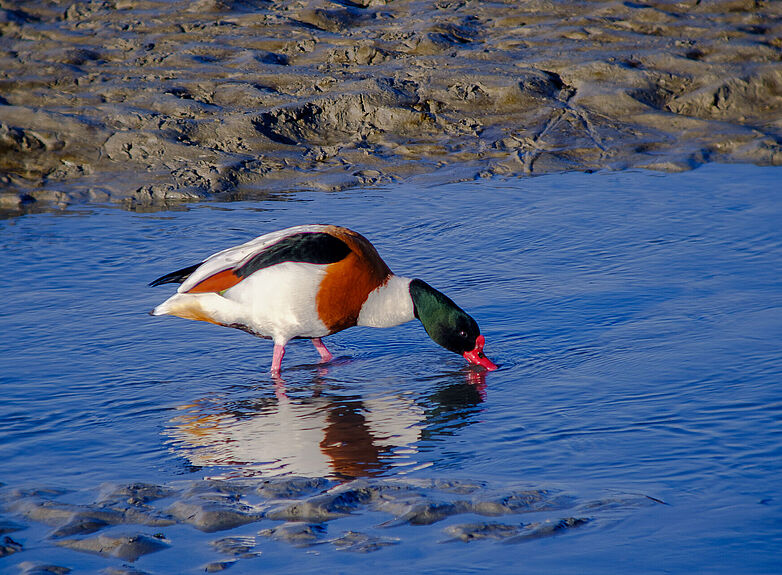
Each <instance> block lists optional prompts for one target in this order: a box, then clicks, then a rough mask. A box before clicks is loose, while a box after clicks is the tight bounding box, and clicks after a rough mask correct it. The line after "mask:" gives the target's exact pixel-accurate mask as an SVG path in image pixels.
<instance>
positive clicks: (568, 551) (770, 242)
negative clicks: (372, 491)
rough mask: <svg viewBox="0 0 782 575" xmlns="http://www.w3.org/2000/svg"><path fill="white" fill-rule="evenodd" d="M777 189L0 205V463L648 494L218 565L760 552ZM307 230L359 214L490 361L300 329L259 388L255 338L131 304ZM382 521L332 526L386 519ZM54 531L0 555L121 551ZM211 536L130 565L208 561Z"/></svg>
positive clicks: (69, 556)
mask: <svg viewBox="0 0 782 575" xmlns="http://www.w3.org/2000/svg"><path fill="white" fill-rule="evenodd" d="M780 184H782V171H780V169H779V168H760V167H754V166H720V165H710V166H705V167H702V168H699V169H697V170H695V171H693V172H687V173H681V174H659V173H651V172H641V171H630V172H621V173H597V174H562V175H551V176H544V177H538V178H526V179H518V180H485V181H476V182H468V183H460V184H454V185H449V186H441V187H434V188H431V187H430V188H426V187H425V188H420V187H416V186H414V185H412V184H406V185H401V184H400V185H393V186H389V187H386V188H373V189H360V190H352V191H346V192H339V193H322V192H319V193H298V194H291V195H281V196H277V197H273V198H270V199H269V200H268V201H262V202H241V203H232V204H203V205H193V206H187V207H181V208H179V209H176V210H171V211H166V212H155V213H131V212H127V211H123V210H120V209H117V208H114V207H93V208H84V209H71V210H67V211H65V212H63V213H57V214H35V215H27V216H23V217H20V218H16V219H9V220H5V221H2V222H0V254H1V255H0V258H1V259H2V269H3V273H2V274H0V292H1V293H2V294H3V300H4V301H3V305H2V306H0V334H2V337H1V338H0V361H1V362H2V369H1V371H0V385H1V386H2V387H1V389H2V392H3V393H2V401H1V402H0V421H2V428H0V438H1V442H2V443H1V445H0V481H2V482H3V483H5V484H6V486H7V487H6V489H9V488H16V487H52V488H57V489H69V490H76V491H80V492H87V493H95V492H97V491H98V490H99V489H100V486H101V485H102V484H103V483H104V482H113V483H120V484H121V483H123V482H124V483H128V482H131V481H148V482H153V483H159V484H167V483H171V482H176V481H179V480H182V479H188V480H190V479H199V478H207V477H211V478H236V477H268V476H273V475H285V474H291V475H310V476H327V477H332V478H341V479H344V478H350V477H365V476H366V477H387V478H395V477H397V478H410V479H419V478H449V479H450V478H458V479H463V480H469V481H483V482H488V483H489V484H490V485H492V486H494V487H499V488H501V487H502V486H504V485H518V484H528V485H534V486H538V487H545V488H553V489H560V490H563V491H564V492H567V493H569V494H571V495H572V496H573V497H575V498H577V499H579V500H583V501H587V500H594V499H599V498H601V497H605V496H607V495H611V494H642V495H645V496H649V497H652V498H654V499H656V500H659V501H662V502H664V504H654V505H649V506H640V507H639V508H638V509H636V510H633V511H632V512H627V513H624V514H620V515H619V516H617V517H615V518H612V519H611V520H604V521H595V522H594V523H593V524H591V525H588V526H586V527H582V528H579V529H577V530H573V531H572V532H568V533H566V534H563V535H560V536H557V537H551V538H545V539H540V540H535V541H531V542H527V543H525V544H523V545H503V544H501V543H495V542H491V541H478V542H473V543H469V544H456V543H448V544H443V543H441V541H442V539H443V536H442V528H443V524H439V523H438V524H435V525H432V526H423V527H415V528H406V530H403V531H400V532H399V533H403V534H404V535H402V541H401V543H400V544H399V545H395V546H392V547H389V548H385V549H383V550H381V551H377V552H375V553H371V554H367V555H363V554H360V555H358V556H357V555H355V554H350V553H345V552H339V551H334V550H331V551H328V550H326V549H321V550H319V551H317V552H313V551H311V550H310V551H306V550H302V549H299V548H296V547H293V546H290V545H288V544H285V543H279V542H263V543H259V549H260V550H261V551H262V555H261V557H259V558H258V559H257V560H247V561H245V562H239V563H237V564H236V565H234V566H233V567H231V571H230V572H231V573H245V572H246V573H253V572H260V571H262V570H271V571H275V570H277V571H279V572H286V566H289V565H291V564H293V563H295V564H296V566H297V567H296V570H297V572H313V573H316V572H327V571H334V572H357V571H358V570H363V569H365V568H366V567H367V566H368V565H375V566H378V567H381V566H382V567H383V568H384V569H387V570H390V569H394V570H396V571H402V572H446V571H447V572H454V573H462V572H463V573H466V572H477V571H486V572H491V573H496V572H502V573H518V572H521V571H524V572H530V573H552V572H563V573H564V572H568V573H570V572H579V573H607V572H617V573H620V572H622V573H624V572H628V571H631V570H632V571H635V572H643V573H684V572H698V573H774V572H779V565H780V564H782V563H781V562H782V481H780V479H779V478H780V472H782V377H781V375H782V344H781V343H780V342H782V273H781V272H782V185H780ZM302 223H335V224H339V225H344V226H347V227H350V228H352V229H355V230H357V231H359V232H361V233H362V234H364V235H365V236H367V237H368V238H369V239H370V240H372V241H373V243H374V244H375V246H376V247H377V248H378V250H379V252H380V253H381V255H383V257H384V258H385V260H386V262H387V263H388V264H389V266H390V267H391V269H392V270H394V271H395V272H397V273H399V274H401V275H406V276H412V277H420V278H422V279H424V280H426V281H427V282H429V283H430V284H432V285H434V286H435V287H437V288H438V289H440V290H441V291H443V292H445V293H446V294H448V295H449V296H450V297H451V298H452V299H454V300H455V301H456V302H457V303H458V304H459V305H461V306H462V307H463V308H465V309H466V310H468V311H469V312H470V313H471V314H472V315H473V316H474V317H475V318H476V319H477V321H478V323H479V324H480V326H481V329H482V332H483V333H484V334H485V336H486V341H487V344H486V349H485V351H486V353H487V355H488V356H489V357H490V358H491V359H492V360H493V361H494V362H495V363H497V364H499V365H500V369H499V370H498V371H496V372H492V373H488V374H485V376H484V375H482V374H480V373H477V372H476V371H475V370H473V369H470V368H468V367H467V366H466V363H465V362H464V360H463V359H462V358H461V357H459V356H457V355H455V354H450V353H448V352H446V351H445V350H443V349H441V348H439V347H438V346H436V345H435V344H434V343H433V342H432V341H431V340H429V339H428V337H427V336H426V334H425V332H424V330H423V328H422V326H421V325H420V324H418V323H417V322H412V323H410V324H406V325H404V326H400V327H397V328H393V329H387V330H373V329H370V328H354V329H351V330H348V331H345V332H342V333H340V334H337V335H335V336H332V337H330V338H328V340H327V343H330V348H331V349H332V351H333V352H334V353H335V356H336V360H335V361H334V362H333V363H332V364H331V365H329V366H326V367H319V366H317V365H316V360H317V354H316V352H315V350H314V348H313V347H312V346H311V345H310V344H309V342H306V341H295V342H292V343H291V344H290V345H289V347H288V353H287V355H286V357H285V362H284V366H283V368H284V371H283V374H282V375H283V382H281V383H279V382H278V383H277V384H275V382H274V381H272V380H271V379H270V377H269V375H268V374H267V370H268V367H269V364H270V361H271V351H272V350H271V343H270V342H268V341H265V340H260V339H256V338H253V337H251V336H249V335H247V334H245V333H242V332H239V331H235V330H229V329H225V328H219V327H217V326H213V325H209V324H204V323H199V322H189V321H186V320H181V319H177V318H153V317H150V316H148V315H147V312H148V311H149V310H150V309H151V308H152V307H154V306H155V305H156V304H158V303H160V302H161V301H162V300H163V299H165V298H166V297H167V296H168V295H169V294H170V293H171V292H172V288H171V286H161V287H158V288H149V287H147V285H146V284H147V283H148V282H149V281H150V280H152V279H154V278H156V277H158V276H160V275H162V274H164V273H166V272H169V271H171V270H174V269H179V268H181V267H184V266H186V265H189V264H191V263H194V262H196V261H198V260H199V259H201V258H203V257H206V256H207V255H209V254H211V253H213V252H215V251H218V250H220V249H223V248H225V247H228V246H232V245H235V244H237V243H240V242H244V241H246V240H248V239H250V238H252V237H255V236H257V235H260V234H262V233H266V232H268V231H271V230H275V229H280V228H284V227H287V226H291V225H296V224H302ZM339 423H341V425H339ZM85 497H87V496H85ZM87 498H88V497H87ZM375 515H376V514H363V515H359V516H357V517H354V518H352V519H351V521H352V523H351V525H356V526H358V527H361V526H362V524H363V525H365V526H376V525H377V524H379V523H381V522H382V521H384V520H386V519H388V517H377V516H375ZM6 516H7V517H12V516H11V515H7V514H6ZM463 519H464V518H462V520H463ZM484 520H485V518H484ZM261 527H268V525H253V526H250V528H249V532H257V531H258V529H260V528H261ZM411 529H412V530H413V535H409V536H408V535H406V534H407V533H408V531H409V530H411ZM244 532H248V530H247V529H245V531H243V533H244ZM183 533H186V532H183ZM399 533H397V534H396V535H399ZM228 534H229V535H230V532H229V533H228ZM45 535H46V530H45V529H44V528H36V527H35V526H31V527H30V529H28V530H27V531H20V532H17V533H14V534H13V536H14V538H15V539H16V540H19V541H22V542H24V543H25V546H26V550H25V551H24V552H21V553H17V554H15V555H12V556H10V557H7V558H4V559H0V570H3V569H6V568H7V569H10V568H11V567H12V566H13V565H16V564H17V563H18V562H21V561H25V560H46V561H48V562H53V561H54V562H57V561H59V564H64V565H66V566H69V567H72V568H75V569H76V571H79V572H80V569H81V570H84V571H86V572H89V571H91V570H99V569H101V568H103V567H106V566H109V565H117V564H121V562H119V561H118V560H113V559H104V558H102V557H97V556H93V555H87V554H81V553H77V552H75V551H68V550H63V549H59V548H56V547H53V546H52V545H50V544H48V543H47V540H46V538H45ZM389 535H394V533H389ZM203 537H204V535H203V534H200V533H199V534H196V533H194V534H192V536H190V539H188V537H187V536H183V537H180V538H179V540H178V541H176V542H175V544H174V545H173V546H172V548H171V549H169V550H166V551H161V552H159V553H155V554H152V555H148V556H145V557H142V558H141V559H140V560H139V561H138V562H137V563H136V567H137V568H139V569H141V570H144V571H147V572H149V573H167V572H177V571H181V572H193V573H195V572H201V571H202V570H203V562H204V561H206V560H207V559H205V556H204V557H202V556H201V555H198V553H195V552H194V551H193V550H194V549H196V548H200V547H199V546H203V545H204V541H206V540H208V539H203ZM214 538H215V537H212V539H214ZM191 548H192V549H191ZM189 549H190V551H188V550H189ZM185 552H192V553H194V555H193V556H194V557H198V560H195V559H194V563H193V564H188V563H187V562H184V563H183V562H182V561H183V560H182V556H183V553H185ZM204 553H206V552H204ZM216 558H217V557H216V556H215V557H213V558H212V560H215V559H216ZM198 561H201V563H199V562H198ZM175 565H176V566H178V567H176V568H175V567H172V566H175Z"/></svg>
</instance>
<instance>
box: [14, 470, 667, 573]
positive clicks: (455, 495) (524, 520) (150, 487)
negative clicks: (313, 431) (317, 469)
mask: <svg viewBox="0 0 782 575" xmlns="http://www.w3.org/2000/svg"><path fill="white" fill-rule="evenodd" d="M85 497H87V498H90V497H92V498H93V502H91V503H79V504H76V503H69V502H67V500H68V499H69V498H72V499H73V498H77V499H78V498H80V499H83V498H85ZM0 502H1V503H0V505H1V506H2V508H3V510H4V512H5V513H7V514H9V515H10V516H11V517H12V518H13V520H8V519H1V520H0V533H7V534H8V535H6V536H5V544H4V545H3V546H0V557H4V556H10V555H14V557H13V558H11V559H8V560H7V561H10V562H11V563H15V564H16V565H17V566H18V567H19V569H20V570H21V571H23V572H27V571H25V569H27V570H35V569H37V570H38V571H36V572H39V571H41V572H46V571H45V569H44V567H46V568H49V571H48V572H60V573H67V572H69V571H70V569H71V566H69V565H67V564H65V563H63V564H62V565H54V566H53V565H45V566H44V565H41V564H38V563H36V561H35V559H36V557H37V555H38V554H41V553H42V552H43V554H44V555H46V554H48V555H50V556H51V550H52V549H56V548H57V547H60V548H66V549H71V550H75V551H80V552H84V553H89V554H93V555H99V556H102V557H104V558H106V559H107V563H106V566H107V567H109V566H111V565H116V560H117V559H119V560H122V561H125V562H127V563H133V562H135V561H137V560H138V559H139V558H141V557H143V556H145V555H148V554H150V553H159V552H162V551H166V550H169V549H170V551H169V554H172V555H175V556H176V557H178V558H179V559H178V561H180V563H179V566H180V568H181V570H182V572H189V571H190V570H199V571H203V570H206V571H207V572H214V571H221V570H223V569H225V568H226V567H228V566H230V565H232V564H234V563H236V562H239V561H241V562H244V563H247V562H248V561H249V560H252V559H255V558H257V557H259V556H260V555H261V554H262V553H263V550H264V546H265V545H275V546H278V545H279V544H280V543H283V544H285V545H290V546H293V547H298V548H302V549H303V552H305V551H306V550H307V549H309V548H312V547H315V546H318V547H328V548H330V549H333V550H336V551H347V552H353V553H369V552H373V551H379V550H381V549H383V548H385V547H389V546H398V545H402V546H404V545H405V544H409V543H412V542H414V541H415V540H416V538H417V535H416V533H415V532H416V531H417V530H431V529H436V530H437V532H438V535H436V537H437V538H438V541H439V542H441V543H451V544H459V543H470V542H480V541H482V540H487V541H500V542H503V543H507V544H515V543H523V542H526V541H531V540H534V539H539V538H541V537H550V536H553V535H558V534H564V533H566V532H567V531H569V530H571V529H575V528H590V526H594V525H606V524H611V523H614V522H616V521H619V520H620V519H621V518H622V517H624V516H626V515H627V514H628V513H631V512H632V511H633V510H634V509H639V508H643V507H649V506H654V505H659V504H660V502H658V501H656V500H654V499H651V498H648V497H644V496H643V495H637V494H633V495H629V494H628V495H623V494H612V495H610V496H608V497H606V498H601V499H597V500H585V501H582V500H579V499H577V498H575V497H573V496H572V495H569V494H566V493H563V492H561V491H559V490H556V489H554V490H552V489H545V488H530V487H517V488H514V487H509V486H504V487H502V488H498V487H497V486H491V485H489V484H487V483H485V482H472V481H458V480H447V481H445V480H401V481H400V480H379V479H374V480H364V479H360V480H354V481H350V482H348V483H342V484H338V483H335V482H333V481H330V480H327V479H320V478H306V477H288V478H276V479H266V480H262V479H259V480H237V481H225V480H220V481H209V480H203V481H188V482H180V483H177V484H175V485H168V486H163V485H154V484H147V483H131V484H127V485H106V486H103V488H102V489H101V490H100V491H97V492H94V493H92V494H89V493H82V494H76V493H66V492H62V491H58V490H51V489H29V490H19V489H15V490H5V491H2V492H0ZM357 517H358V518H363V519H360V521H359V523H360V524H361V529H362V531H356V530H355V526H356V521H357ZM379 518H380V522H379V523H378V519H379ZM345 519H348V520H347V521H341V520H345ZM441 522H442V523H441ZM343 523H346V525H343ZM36 524H38V525H40V526H42V527H43V526H48V527H44V529H40V528H38V529H36V528H34V527H33V526H34V525H36ZM434 524H439V525H438V526H436V527H435V526H434ZM411 526H412V527H413V529H412V530H411V529H409V527H411ZM28 527H30V528H31V529H28ZM193 530H197V531H193ZM198 532H200V533H205V534H210V535H208V537H207V539H208V542H209V548H210V549H211V555H213V557H211V559H212V560H211V561H209V562H208V563H206V564H205V565H199V564H192V561H191V560H190V559H188V556H189V553H188V549H189V548H190V547H198V546H201V547H203V542H202V541H200V539H199V540H198V541H195V542H194V541H193V540H194V539H198V538H197V537H195V533H198ZM264 542H268V543H264ZM478 544H480V543H478ZM28 548H32V549H34V551H33V552H32V553H31V552H29V551H27V549H28ZM46 548H49V550H50V551H49V552H46ZM31 555H32V556H31ZM64 557H69V555H67V554H66V555H64ZM17 559H18V560H17ZM14 560H17V561H14ZM66 563H67V562H66ZM158 564H160V563H158ZM162 564H163V565H165V561H163V563H162ZM151 565H155V563H151ZM52 568H56V569H59V570H60V571H52ZM164 571H165V570H164ZM133 572H140V571H133ZM143 572H146V571H143ZM151 572H155V570H154V569H153V571H151Z"/></svg>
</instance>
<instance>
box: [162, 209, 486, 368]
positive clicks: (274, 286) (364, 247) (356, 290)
mask: <svg viewBox="0 0 782 575" xmlns="http://www.w3.org/2000/svg"><path fill="white" fill-rule="evenodd" d="M169 283H176V284H180V285H179V287H178V288H177V291H176V293H175V294H174V295H172V296H171V297H169V298H168V299H167V300H165V301H164V302H163V303H161V304H160V305H158V306H157V307H155V308H154V309H153V310H152V311H151V312H150V315H153V316H163V315H170V316H175V317H180V318H185V319H191V320H198V321H205V322H209V323H213V324H217V325H220V326H226V327H232V328H237V329H240V330H243V331H245V332H248V333H250V334H252V335H255V336H258V337H261V338H265V339H271V340H272V341H273V342H274V351H273V354H272V362H271V369H270V371H271V373H272V374H273V375H279V374H280V371H281V369H282V360H283V357H284V355H285V346H286V345H287V344H288V342H289V341H291V340H292V339H309V340H311V341H312V343H313V345H314V346H315V349H316V350H317V351H318V353H319V355H320V362H321V363H327V362H329V361H331V360H332V359H333V355H332V353H331V352H330V351H329V350H328V348H327V347H326V345H325V344H324V343H323V340H322V338H324V337H326V336H329V335H332V334H335V333H337V332H340V331H342V330H345V329H347V328H349V327H353V326H369V327H378V328H382V327H393V326H396V325H400V324H402V323H405V322H408V321H412V320H414V319H417V320H419V321H420V322H421V323H422V324H423V327H424V329H425V330H426V333H427V334H428V335H429V337H430V338H431V339H432V340H433V341H434V342H435V343H437V344H439V345H440V346H442V347H443V348H445V349H447V350H449V351H451V352H454V353H458V354H459V355H461V356H463V357H464V358H465V359H466V360H467V362H469V363H470V364H473V365H477V366H481V367H483V368H485V369H486V370H488V371H493V370H495V369H497V365H495V364H494V363H493V362H492V361H491V360H489V358H487V357H486V355H485V354H484V352H483V348H484V346H485V338H484V336H483V335H482V334H481V332H480V329H479V327H478V323H477V322H476V321H475V320H474V319H473V318H472V317H471V316H470V315H469V314H468V313H467V312H465V311H464V310H463V309H462V308H460V307H459V306H458V305H456V303H454V302H453V300H451V299H450V298H449V297H448V296H446V295H445V294H443V293H442V292H440V291H438V290H436V289H435V288H433V287H432V286H430V285H429V284H427V283H426V282H424V281H423V280H420V279H416V278H408V277H402V276H398V275H396V274H394V273H393V272H392V271H391V270H390V269H389V267H388V265H386V263H385V262H384V261H383V259H382V258H381V257H380V255H379V254H378V252H377V250H376V249H375V247H374V246H373V245H372V243H371V242H370V241H369V240H367V239H366V238H365V237H364V236H362V235H361V234H359V233H358V232H354V231H352V230H350V229H348V228H345V227H341V226H336V225H324V224H317V225H315V224H309V225H300V226H294V227H290V228H286V229H283V230H278V231H274V232H270V233H267V234H264V235H261V236H258V237H257V238H255V239H252V240H250V241H248V242H246V243H243V244H241V245H238V246H234V247H231V248H228V249H225V250H222V251H220V252H217V253H215V254H213V255H211V256H209V257H207V258H206V259H205V260H203V261H201V262H200V263H197V264H194V265H191V266H188V267H185V268H182V269H179V270H176V271H174V272H171V273H168V274H165V275H163V276H161V277H159V278H157V279H155V280H154V281H152V282H150V284H149V285H150V286H159V285H163V284H169Z"/></svg>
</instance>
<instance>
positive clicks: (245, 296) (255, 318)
mask: <svg viewBox="0 0 782 575" xmlns="http://www.w3.org/2000/svg"><path fill="white" fill-rule="evenodd" d="M326 267H327V264H323V265H316V264H307V263H296V262H284V263H281V264H277V265H274V266H271V267H268V268H264V269H262V270H258V271H257V272H255V273H253V274H251V275H250V276H249V277H247V278H245V279H244V280H242V281H241V282H239V283H238V284H236V285H235V286H234V287H232V288H230V289H228V290H226V291H225V292H224V293H223V297H224V298H226V299H228V300H231V301H232V302H235V303H236V304H237V305H238V306H239V307H240V308H241V309H242V317H243V319H242V321H241V323H242V324H243V325H246V326H247V327H248V328H250V329H251V330H252V331H254V332H255V333H258V334H261V335H265V336H267V337H271V338H272V339H273V340H274V342H275V343H277V344H280V345H285V343H286V342H288V340H290V339H292V338H293V337H305V338H313V337H323V336H325V335H328V334H329V330H328V328H327V327H326V326H325V324H324V323H323V322H322V321H321V319H320V317H319V316H318V308H317V302H316V296H317V293H318V288H319V287H320V282H321V281H322V280H323V276H325V275H326Z"/></svg>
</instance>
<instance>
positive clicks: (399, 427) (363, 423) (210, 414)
mask: <svg viewBox="0 0 782 575" xmlns="http://www.w3.org/2000/svg"><path fill="white" fill-rule="evenodd" d="M471 376H472V377H474V372H473V373H472V374H471ZM267 393H268V392H267ZM275 395H276V397H270V396H265V397H260V398H259V397H257V396H256V397H254V398H253V399H251V400H244V401H241V402H236V401H232V402H231V403H222V401H220V400H218V399H217V398H203V399H201V400H198V401H195V402H193V403H192V404H190V405H186V406H183V407H182V408H181V410H182V412H183V413H181V414H180V415H178V416H177V417H175V418H174V419H173V420H172V424H173V426H172V427H171V428H170V429H169V431H168V435H169V436H170V438H171V443H172V445H173V446H174V449H175V450H176V451H177V452H178V453H180V454H182V455H184V456H185V457H186V458H187V459H188V460H189V462H190V463H191V464H193V465H195V466H198V467H223V468H230V469H231V471H227V475H228V476H230V475H233V474H238V475H242V476H248V475H264V476H273V475H304V476H308V477H338V478H354V477H364V476H373V475H380V474H382V473H384V472H385V471H386V470H387V469H388V468H389V467H392V466H394V467H400V468H404V467H405V466H416V465H418V464H420V463H421V461H419V459H420V458H419V457H417V451H418V442H419V441H420V440H421V439H429V438H431V437H432V436H434V435H441V434H444V433H448V430H449V429H451V430H452V429H454V428H458V427H461V426H463V425H467V423H468V419H469V418H468V415H469V414H470V413H472V412H474V411H475V408H474V406H475V405H477V404H479V403H480V402H481V401H482V394H481V391H480V389H479V387H477V386H476V385H474V384H473V383H463V384H457V385H453V384H452V385H448V386H443V387H442V388H441V389H439V390H436V391H435V392H434V395H432V397H431V398H429V399H428V400H427V401H426V402H425V404H421V403H420V402H416V401H413V399H412V398H411V397H410V396H409V395H405V394H393V395H384V396H376V397H360V396H356V395H347V396H346V395H341V394H338V395H327V394H323V393H321V392H320V391H316V392H315V393H314V394H313V395H312V396H310V397H306V398H296V399H290V398H289V397H288V395H287V394H286V393H285V389H284V384H282V382H280V381H278V382H277V390H276V394H275Z"/></svg>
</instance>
